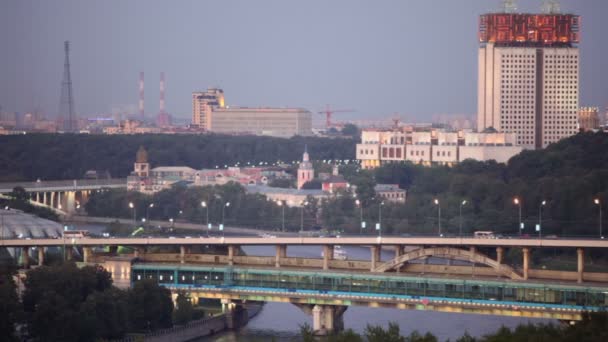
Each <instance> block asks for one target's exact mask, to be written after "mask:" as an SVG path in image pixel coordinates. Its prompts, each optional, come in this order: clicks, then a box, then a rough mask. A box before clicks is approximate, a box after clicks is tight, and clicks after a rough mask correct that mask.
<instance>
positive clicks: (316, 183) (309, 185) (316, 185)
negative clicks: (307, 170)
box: [302, 179, 322, 190]
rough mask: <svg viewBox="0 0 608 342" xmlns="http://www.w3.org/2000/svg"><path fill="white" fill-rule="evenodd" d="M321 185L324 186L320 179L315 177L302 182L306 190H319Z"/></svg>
mask: <svg viewBox="0 0 608 342" xmlns="http://www.w3.org/2000/svg"><path fill="white" fill-rule="evenodd" d="M321 186H322V184H321V181H320V180H318V179H313V180H310V181H308V182H306V183H304V184H302V189H305V190H319V189H321Z"/></svg>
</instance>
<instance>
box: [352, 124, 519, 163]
mask: <svg viewBox="0 0 608 342" xmlns="http://www.w3.org/2000/svg"><path fill="white" fill-rule="evenodd" d="M516 141H517V135H516V134H514V133H475V132H464V131H459V132H443V131H438V130H430V131H424V132H416V131H413V129H411V128H404V129H400V130H378V129H366V130H362V131H361V143H360V144H357V147H356V149H357V150H356V156H357V159H358V160H359V161H360V163H361V166H362V167H363V168H364V169H372V168H375V167H379V166H380V165H382V164H385V163H391V162H403V161H410V162H412V163H415V164H423V165H432V164H441V165H453V164H456V163H459V162H462V161H463V160H466V159H474V160H480V161H486V160H495V161H497V162H499V163H506V162H507V161H508V160H509V159H510V158H511V157H513V156H514V155H516V154H518V153H520V152H521V151H522V147H521V146H518V145H517V144H516Z"/></svg>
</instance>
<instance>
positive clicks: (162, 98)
mask: <svg viewBox="0 0 608 342" xmlns="http://www.w3.org/2000/svg"><path fill="white" fill-rule="evenodd" d="M164 112H165V72H164V71H163V72H161V73H160V113H161V114H162V113H164Z"/></svg>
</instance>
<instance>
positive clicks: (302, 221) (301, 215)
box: [300, 201, 308, 233]
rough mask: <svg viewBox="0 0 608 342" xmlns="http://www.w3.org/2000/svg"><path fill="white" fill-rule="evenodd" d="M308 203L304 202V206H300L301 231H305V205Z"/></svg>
mask: <svg viewBox="0 0 608 342" xmlns="http://www.w3.org/2000/svg"><path fill="white" fill-rule="evenodd" d="M307 205H308V201H304V202H302V207H301V208H300V233H301V232H303V231H304V207H305V206H307Z"/></svg>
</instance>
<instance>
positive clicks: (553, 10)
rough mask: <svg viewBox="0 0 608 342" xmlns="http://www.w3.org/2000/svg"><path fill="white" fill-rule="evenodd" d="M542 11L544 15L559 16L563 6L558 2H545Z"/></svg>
mask: <svg viewBox="0 0 608 342" xmlns="http://www.w3.org/2000/svg"><path fill="white" fill-rule="evenodd" d="M541 10H542V12H543V13H547V14H557V13H560V12H561V6H560V5H559V1H558V0H544V1H543V5H542V6H541Z"/></svg>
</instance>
